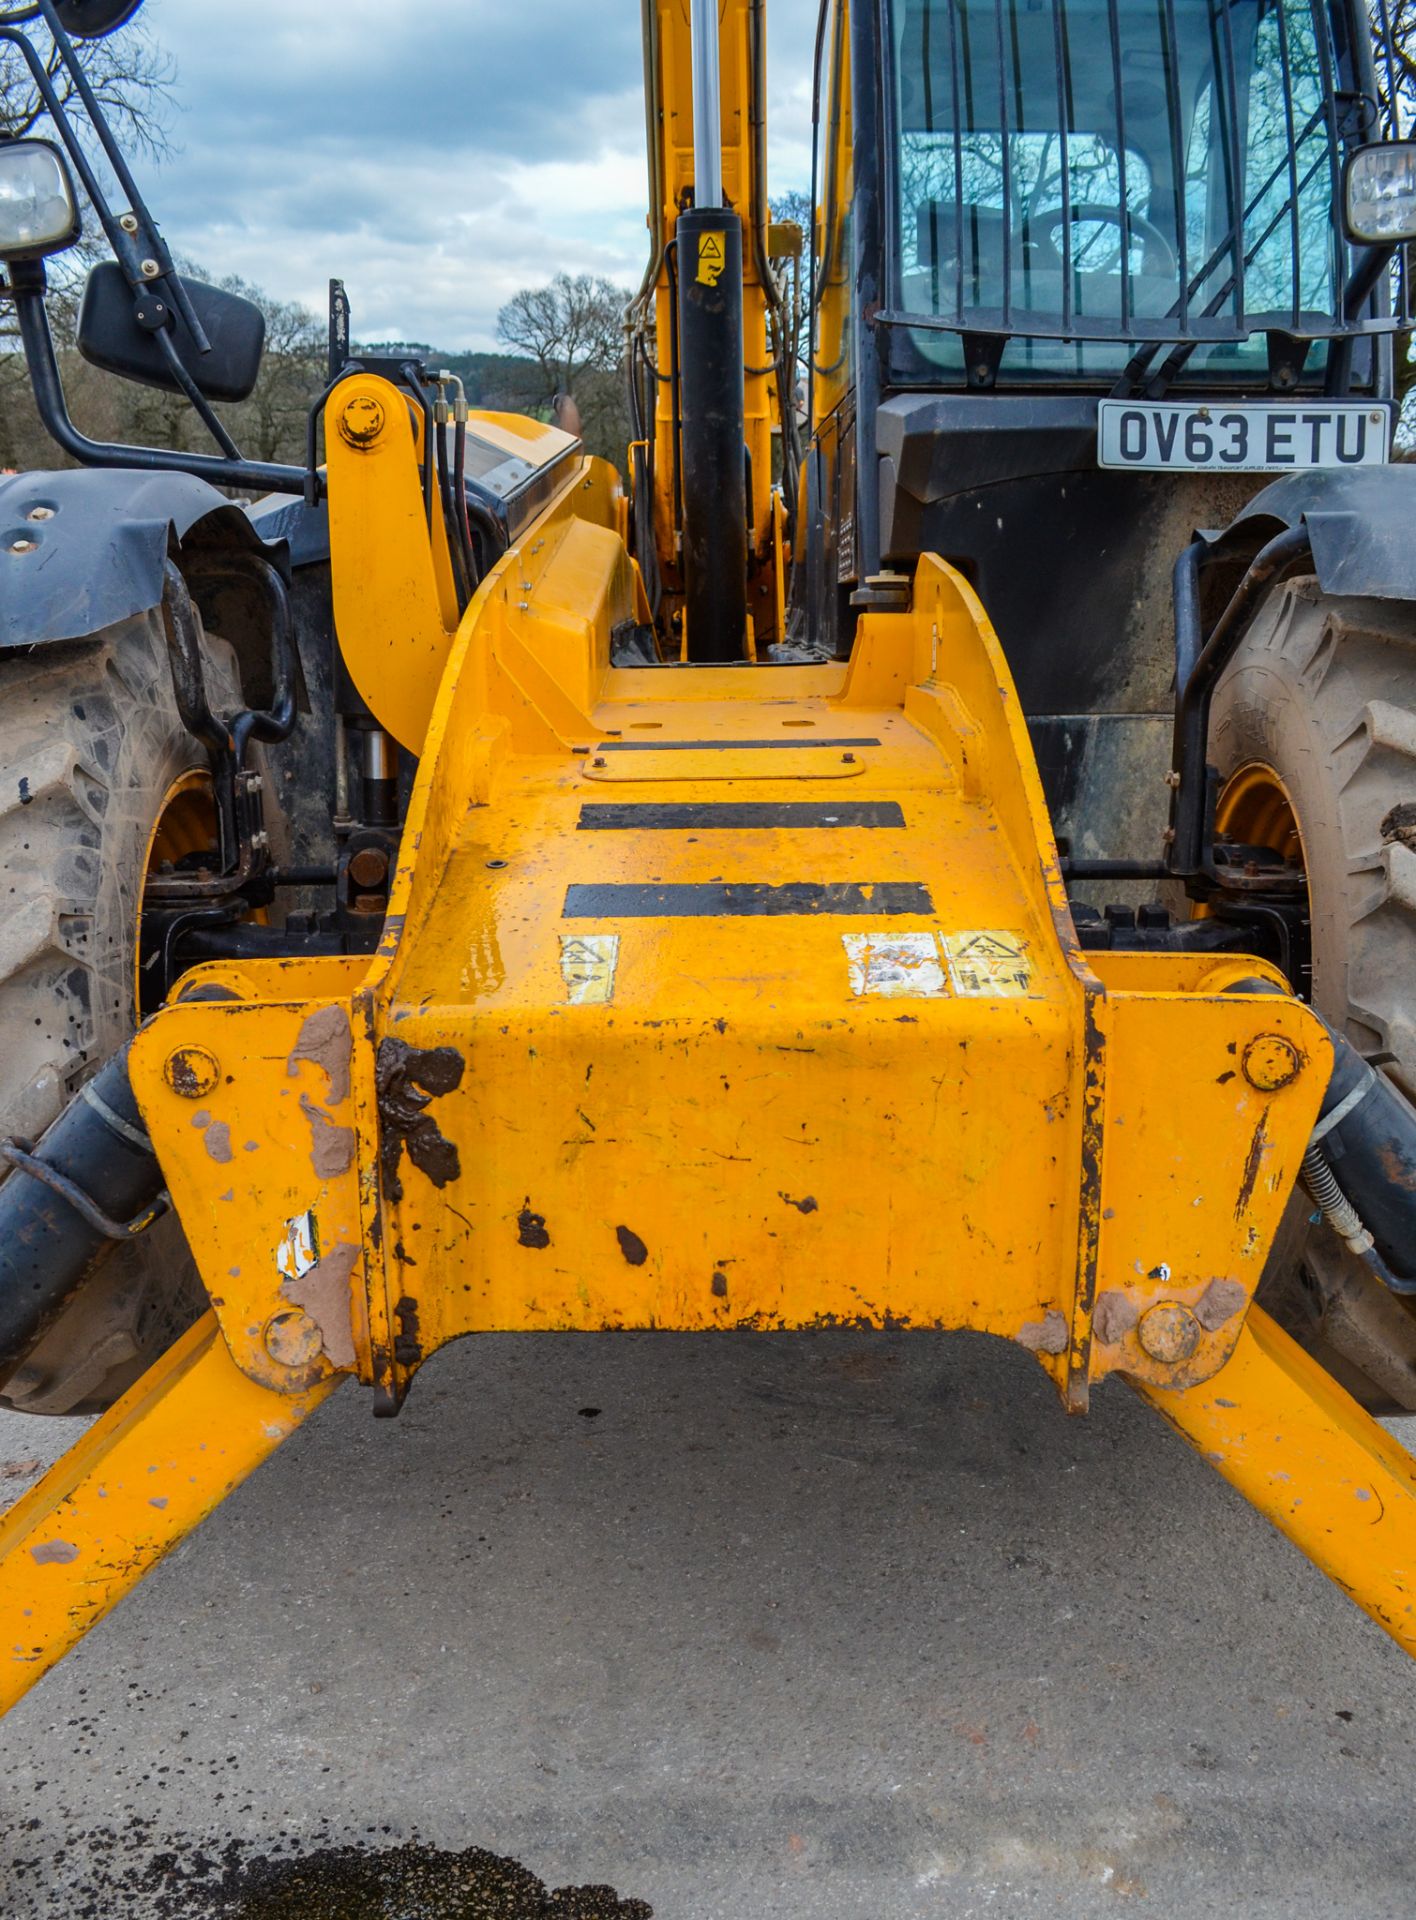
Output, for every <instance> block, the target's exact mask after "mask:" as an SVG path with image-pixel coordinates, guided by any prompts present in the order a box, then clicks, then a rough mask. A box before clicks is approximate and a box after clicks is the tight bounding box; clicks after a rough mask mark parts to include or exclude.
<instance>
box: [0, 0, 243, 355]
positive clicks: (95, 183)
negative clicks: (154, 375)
mask: <svg viewBox="0 0 1416 1920" xmlns="http://www.w3.org/2000/svg"><path fill="white" fill-rule="evenodd" d="M38 5H39V7H40V9H42V10H43V11H44V18H45V23H46V25H47V26H48V27H49V30H50V32H51V33H52V34H53V35H54V43H55V46H56V47H57V48H58V51H59V57H60V59H61V60H62V61H63V63H64V66H65V68H66V70H67V72H68V74H69V78H70V79H71V80H72V81H73V83H74V90H75V92H76V93H77V94H78V96H79V99H80V100H81V101H82V102H83V106H84V111H85V112H86V113H87V115H88V117H89V120H90V121H91V122H92V124H93V130H94V132H95V133H96V134H97V136H98V139H99V142H100V144H101V145H102V147H103V151H104V153H105V155H106V156H107V158H108V161H109V164H110V165H111V166H112V168H113V172H114V175H115V176H116V178H117V180H118V183H119V185H120V186H121V187H122V189H123V191H124V193H126V194H127V195H128V199H129V208H130V211H131V212H132V214H133V217H134V219H135V220H136V221H137V223H138V230H137V232H136V233H129V232H128V231H127V229H126V228H125V227H123V226H120V224H119V222H118V220H117V218H116V217H115V215H114V212H113V209H112V207H111V206H110V205H109V204H108V199H107V196H106V195H105V193H104V191H103V187H102V184H101V183H100V181H99V178H98V175H97V173H96V172H95V171H94V168H93V165H92V163H91V162H90V160H89V157H88V155H87V153H86V152H85V151H84V148H83V144H82V142H81V141H80V140H79V138H78V135H77V134H76V133H75V131H74V125H73V122H72V120H71V119H70V118H69V115H68V113H67V111H66V110H65V107H64V103H63V101H62V100H61V99H60V97H59V92H58V89H57V88H56V87H55V85H54V82H53V80H52V79H51V78H50V76H49V72H48V70H47V68H46V67H45V64H44V62H43V60H42V59H41V58H40V56H39V52H38V50H37V49H36V47H35V46H34V43H33V42H32V41H31V39H30V38H29V35H28V34H25V33H21V32H19V30H18V29H17V28H16V27H14V26H12V25H8V24H6V23H5V22H4V21H3V20H0V42H8V43H9V44H10V45H11V46H14V47H18V49H19V51H20V57H21V58H22V59H23V61H24V63H25V65H26V66H27V67H28V68H29V70H30V78H31V79H32V80H33V81H34V84H35V89H36V91H37V92H38V94H39V97H40V99H41V100H42V101H43V102H44V105H45V109H46V111H47V112H48V114H49V117H50V119H51V120H52V121H53V122H54V125H55V128H56V129H57V131H58V134H59V137H60V139H61V140H62V141H63V142H64V149H65V152H66V153H67V154H68V156H69V159H70V161H71V163H72V165H73V168H74V171H75V172H76V173H77V174H78V176H79V181H80V183H81V185H82V187H83V190H84V192H85V194H87V196H88V199H89V202H90V204H91V205H92V207H93V210H94V212H95V213H96V214H97V215H98V220H99V225H100V226H101V227H102V228H103V231H104V234H105V236H106V238H107V240H108V244H109V246H110V247H111V248H112V249H113V257H114V259H115V260H117V262H118V263H119V265H120V266H121V267H122V269H123V272H124V274H125V275H126V276H127V280H128V284H129V286H131V287H132V288H133V290H134V292H135V293H136V292H137V291H138V290H139V289H140V288H145V287H149V286H151V285H152V284H153V283H154V281H155V280H156V279H158V278H161V279H162V280H163V281H165V282H166V283H167V291H168V293H169V297H170V299H171V301H172V304H173V306H175V307H176V309H177V311H178V312H179V313H180V314H181V316H182V318H183V320H184V321H185V322H186V323H187V326H188V328H189V329H190V331H191V334H192V338H193V340H194V341H195V342H196V345H197V348H198V351H199V352H202V353H206V352H209V351H210V347H211V342H210V341H209V340H208V339H207V336H206V334H205V333H204V331H203V330H202V325H201V322H200V320H198V318H197V316H196V313H195V312H194V311H193V308H192V303H191V300H190V299H189V297H188V294H187V289H186V287H185V286H183V284H182V278H181V275H180V274H179V273H178V272H177V269H176V267H175V266H174V264H173V261H172V256H171V254H170V253H169V251H168V248H167V243H166V241H165V240H164V239H163V238H162V235H161V234H160V233H159V232H158V230H157V227H156V224H155V223H154V221H153V218H152V215H151V214H150V213H149V212H148V210H147V205H146V203H145V201H144V200H143V197H142V194H141V193H140V192H139V190H138V183H137V181H136V180H134V178H133V175H132V172H131V170H130V169H129V167H128V163H127V161H126V160H125V159H124V157H123V150H122V148H121V147H120V146H119V145H118V142H117V140H116V139H115V138H114V136H113V129H112V128H111V127H110V126H109V124H108V121H107V118H106V117H105V115H104V112H103V108H102V107H101V106H100V105H99V102H98V100H97V98H96V96H95V94H94V91H93V88H92V87H91V86H90V85H89V83H88V77H87V75H86V74H85V73H84V70H83V67H82V65H81V64H80V62H79V58H78V55H77V54H76V53H75V52H74V48H73V44H72V42H71V41H70V39H69V37H68V35H67V34H66V33H65V32H64V29H63V28H62V27H61V26H60V25H59V24H58V21H57V20H56V19H54V18H53V17H52V16H51V12H50V6H51V0H38ZM145 259H152V260H154V261H156V263H157V266H158V268H159V269H160V273H159V275H148V274H144V272H143V261H144V260H145Z"/></svg>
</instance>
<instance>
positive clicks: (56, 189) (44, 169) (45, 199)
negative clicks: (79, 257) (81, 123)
mask: <svg viewBox="0 0 1416 1920" xmlns="http://www.w3.org/2000/svg"><path fill="white" fill-rule="evenodd" d="M78 237H79V208H78V202H77V200H76V199H75V197H74V183H73V181H72V180H71V179H70V178H69V169H68V166H67V165H66V163H65V160H64V156H63V154H62V153H60V151H59V149H58V148H57V147H52V146H51V145H50V144H49V142H48V141H47V140H5V141H0V260H39V259H42V258H43V256H44V255H45V254H47V253H61V252H62V251H63V249H64V248H65V247H71V246H72V245H73V244H74V242H75V240H77V239H78Z"/></svg>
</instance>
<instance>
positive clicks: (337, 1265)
mask: <svg viewBox="0 0 1416 1920" xmlns="http://www.w3.org/2000/svg"><path fill="white" fill-rule="evenodd" d="M358 1260H359V1246H358V1243H357V1242H356V1241H351V1240H341V1241H340V1242H339V1244H338V1245H337V1246H333V1247H330V1248H329V1250H328V1251H327V1252H325V1253H322V1254H321V1255H320V1257H319V1259H318V1260H316V1262H315V1264H314V1265H313V1266H312V1267H311V1268H310V1270H309V1271H308V1273H302V1274H300V1275H299V1276H298V1277H296V1278H294V1279H290V1280H286V1281H285V1282H283V1284H282V1286H281V1289H280V1292H281V1297H282V1299H285V1300H288V1301H289V1302H290V1304H291V1306H292V1307H301V1308H303V1310H304V1311H305V1312H306V1313H308V1314H309V1316H310V1318H311V1319H312V1320H313V1321H314V1323H315V1325H316V1326H317V1327H318V1328H319V1330H320V1341H321V1343H322V1345H323V1347H324V1350H325V1356H326V1358H327V1359H328V1361H329V1363H330V1365H331V1366H333V1367H352V1366H353V1364H354V1329H353V1326H352V1324H351V1322H350V1317H349V1279H350V1275H351V1274H352V1273H353V1271H354V1268H355V1266H356V1265H357V1264H358Z"/></svg>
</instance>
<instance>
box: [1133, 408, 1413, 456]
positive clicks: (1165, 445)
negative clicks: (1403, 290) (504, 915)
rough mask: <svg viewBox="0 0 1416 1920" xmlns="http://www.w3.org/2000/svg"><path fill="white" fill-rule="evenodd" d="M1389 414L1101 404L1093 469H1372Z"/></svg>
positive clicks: (1384, 442) (1383, 451)
mask: <svg viewBox="0 0 1416 1920" xmlns="http://www.w3.org/2000/svg"><path fill="white" fill-rule="evenodd" d="M1390 439H1391V413H1390V410H1389V409H1388V408H1387V407H1374V406H1372V405H1371V403H1370V402H1368V403H1366V404H1365V405H1364V404H1363V403H1361V402H1360V401H1359V402H1352V401H1333V402H1326V401H1324V402H1320V403H1318V404H1316V405H1313V406H1295V405H1292V404H1290V405H1287V406H1271V405H1264V406H1250V407H1243V406H1239V407H1229V406H1225V405H1224V404H1223V403H1222V402H1217V401H1211V402H1210V403H1209V404H1208V405H1205V406H1185V407H1177V406H1170V405H1167V404H1165V403H1159V404H1157V403H1153V402H1148V401H1133V400H1103V401H1101V402H1100V404H1099V407H1098V412H1097V464H1098V465H1099V466H1103V467H1135V468H1138V469H1143V470H1146V471H1152V472H1153V471H1156V470H1157V469H1159V470H1162V471H1171V470H1176V471H1187V472H1202V473H1211V472H1213V473H1287V472H1288V471H1290V469H1292V468H1295V467H1379V466H1381V465H1383V464H1384V462H1385V461H1386V459H1387V455H1388V452H1389V442H1390Z"/></svg>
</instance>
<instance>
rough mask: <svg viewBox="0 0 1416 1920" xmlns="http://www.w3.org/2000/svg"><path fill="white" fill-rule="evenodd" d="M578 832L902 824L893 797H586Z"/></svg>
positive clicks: (898, 825)
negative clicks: (664, 799)
mask: <svg viewBox="0 0 1416 1920" xmlns="http://www.w3.org/2000/svg"><path fill="white" fill-rule="evenodd" d="M576 824H577V826H578V827H579V829H580V831H581V832H582V833H585V832H589V831H592V830H598V831H600V832H623V831H629V832H644V833H706V832H712V831H713V830H715V829H718V828H726V827H740V828H741V827H902V826H903V825H904V824H905V816H904V813H903V812H902V810H901V808H900V804H899V802H898V801H896V800H838V801H836V802H835V803H834V804H833V803H832V802H830V801H825V800H719V801H714V802H708V803H705V804H703V805H699V804H698V803H696V802H694V801H688V800H686V801H681V802H676V803H671V802H665V803H663V804H660V803H657V802H653V801H639V802H637V803H636V802H634V801H628V802H625V801H613V800H612V801H596V800H591V801H587V802H586V804H585V805H584V806H583V807H582V808H581V809H580V819H579V820H578V821H577V823H576Z"/></svg>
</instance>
